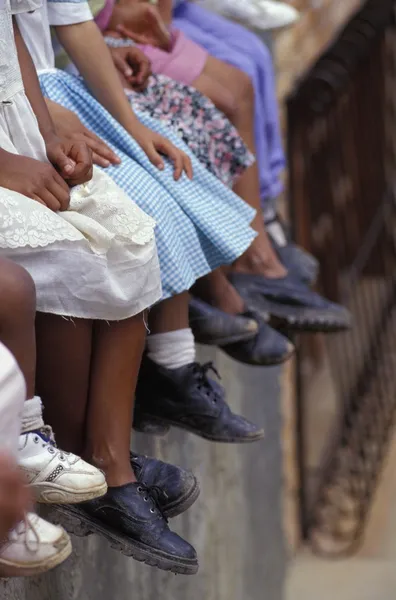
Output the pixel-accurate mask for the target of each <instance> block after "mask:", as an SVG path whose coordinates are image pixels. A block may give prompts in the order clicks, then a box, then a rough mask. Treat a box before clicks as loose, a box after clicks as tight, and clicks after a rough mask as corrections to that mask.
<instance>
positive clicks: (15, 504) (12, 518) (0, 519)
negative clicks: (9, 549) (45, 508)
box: [0, 454, 32, 540]
mask: <svg viewBox="0 0 396 600" xmlns="http://www.w3.org/2000/svg"><path fill="white" fill-rule="evenodd" d="M31 502H32V499H31V496H30V493H29V490H28V488H27V487H26V485H25V484H24V481H23V479H22V476H21V473H20V471H19V469H18V466H17V465H16V463H15V462H14V461H13V460H12V459H11V458H10V457H9V456H7V455H5V454H0V540H4V539H6V538H7V535H8V533H9V532H10V531H11V529H13V528H14V527H15V526H16V525H17V524H18V523H19V522H20V521H22V519H23V518H24V516H25V514H26V512H27V511H28V510H29V509H30V506H31Z"/></svg>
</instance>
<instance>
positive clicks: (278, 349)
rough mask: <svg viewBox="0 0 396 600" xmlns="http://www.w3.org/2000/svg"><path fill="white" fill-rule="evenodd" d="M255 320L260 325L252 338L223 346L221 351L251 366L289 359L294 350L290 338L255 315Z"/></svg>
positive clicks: (277, 362) (263, 365)
mask: <svg viewBox="0 0 396 600" xmlns="http://www.w3.org/2000/svg"><path fill="white" fill-rule="evenodd" d="M256 320H257V321H258V322H259V323H260V326H259V331H258V333H257V334H256V335H255V337H254V338H253V339H251V340H247V341H245V342H239V343H237V344H229V345H228V346H224V347H223V348H222V350H223V352H225V353H226V354H228V356H231V358H233V359H235V360H237V361H238V362H241V363H244V364H246V365H253V366H262V367H265V366H270V365H279V364H281V363H284V362H286V361H287V360H289V358H290V357H291V356H292V355H293V354H294V351H295V348H294V346H293V344H292V343H291V342H290V340H288V339H287V338H286V337H285V336H283V335H282V334H281V333H279V332H278V331H276V330H275V329H273V328H272V327H270V326H269V325H268V323H266V322H265V321H264V320H263V319H260V317H258V316H256Z"/></svg>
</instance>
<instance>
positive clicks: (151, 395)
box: [133, 357, 264, 443]
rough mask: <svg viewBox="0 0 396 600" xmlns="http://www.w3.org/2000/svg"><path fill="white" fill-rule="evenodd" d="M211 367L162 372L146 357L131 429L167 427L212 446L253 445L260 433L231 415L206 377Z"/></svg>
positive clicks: (216, 385)
mask: <svg viewBox="0 0 396 600" xmlns="http://www.w3.org/2000/svg"><path fill="white" fill-rule="evenodd" d="M210 368H212V366H211V365H209V364H208V365H200V364H199V363H191V364H189V365H186V366H184V367H180V368H179V369H166V368H164V367H160V366H158V365H156V364H155V363H154V362H153V361H151V360H149V359H148V358H147V357H146V358H145V359H144V360H143V363H142V367H141V370H140V375H139V381H138V386H137V390H136V405H135V415H134V422H133V425H134V427H135V429H137V430H139V431H144V432H146V433H158V434H160V435H161V434H164V433H166V432H167V431H168V430H169V428H170V426H175V427H179V428H181V429H186V430H187V431H190V432H192V433H195V434H196V435H199V436H201V437H203V438H205V439H207V440H211V441H213V442H228V443H244V442H255V441H257V440H260V439H261V438H262V437H264V431H263V430H262V429H260V428H259V427H257V426H256V425H254V424H253V423H250V422H249V421H248V420H247V419H245V418H244V417H241V416H239V415H235V414H234V413H233V412H232V411H231V409H230V407H229V406H228V404H227V402H226V401H225V398H224V396H225V392H224V389H223V388H222V387H221V385H220V384H219V383H217V382H216V381H214V380H213V379H210V378H209V377H208V370H209V369H210Z"/></svg>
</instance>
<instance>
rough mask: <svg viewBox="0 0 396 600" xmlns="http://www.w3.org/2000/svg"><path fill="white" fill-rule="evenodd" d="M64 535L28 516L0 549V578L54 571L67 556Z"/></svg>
mask: <svg viewBox="0 0 396 600" xmlns="http://www.w3.org/2000/svg"><path fill="white" fill-rule="evenodd" d="M71 551H72V546H71V541H70V538H69V536H68V535H67V533H66V531H64V530H63V529H62V527H58V526H55V525H52V524H51V523H48V522H47V521H44V519H41V518H40V517H39V516H37V515H35V514H33V513H28V514H27V515H26V517H25V520H24V521H22V522H21V523H19V524H18V525H17V526H16V528H15V529H13V530H12V531H11V532H10V534H9V536H8V540H7V541H6V542H5V543H4V545H2V546H1V547H0V577H24V576H29V575H39V574H40V573H45V572H46V571H49V570H50V569H53V568H54V567H57V566H58V565H60V564H61V563H63V561H65V560H66V558H68V556H70V554H71Z"/></svg>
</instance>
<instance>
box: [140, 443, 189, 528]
mask: <svg viewBox="0 0 396 600" xmlns="http://www.w3.org/2000/svg"><path fill="white" fill-rule="evenodd" d="M131 464H132V468H133V470H134V473H135V476H136V479H137V480H138V482H139V483H141V484H142V485H144V486H145V487H147V488H148V489H149V490H150V492H151V494H152V495H153V496H155V499H156V501H157V503H158V506H159V507H160V509H161V512H162V514H163V515H164V517H167V518H168V519H170V518H171V517H176V516H177V515H180V514H181V513H183V512H185V511H186V510H187V509H188V508H190V506H192V505H193V504H194V502H195V501H196V500H197V498H198V496H199V484H198V481H197V479H196V477H195V476H194V475H193V473H191V472H190V471H186V470H185V469H182V468H180V467H175V466H174V465H170V464H168V463H165V462H162V461H161V460H157V459H156V458H150V457H148V456H142V455H141V454H135V453H133V452H131Z"/></svg>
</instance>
